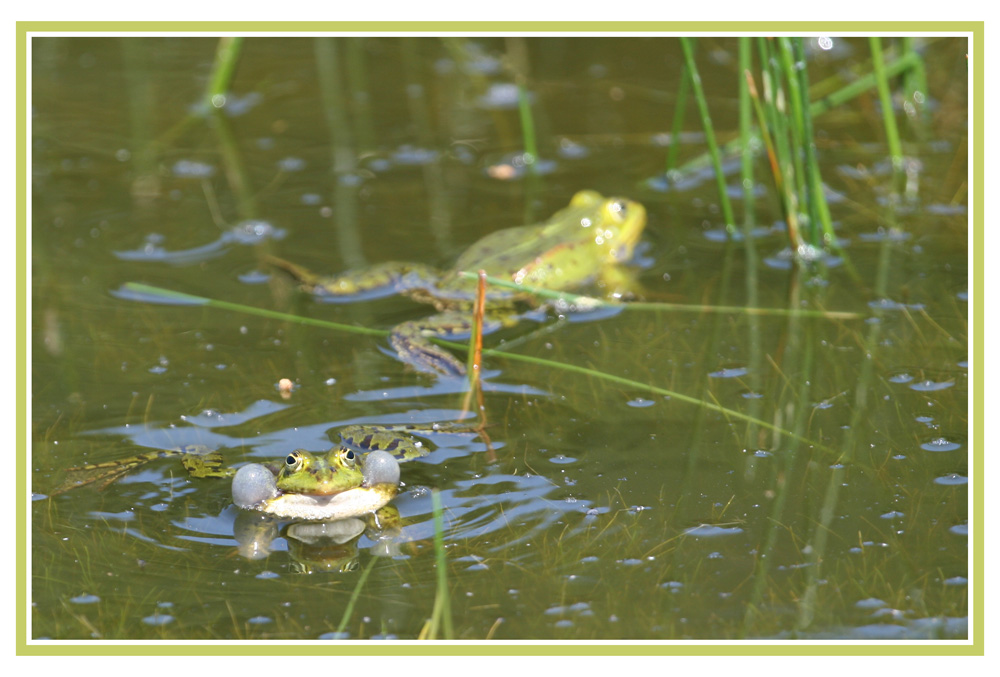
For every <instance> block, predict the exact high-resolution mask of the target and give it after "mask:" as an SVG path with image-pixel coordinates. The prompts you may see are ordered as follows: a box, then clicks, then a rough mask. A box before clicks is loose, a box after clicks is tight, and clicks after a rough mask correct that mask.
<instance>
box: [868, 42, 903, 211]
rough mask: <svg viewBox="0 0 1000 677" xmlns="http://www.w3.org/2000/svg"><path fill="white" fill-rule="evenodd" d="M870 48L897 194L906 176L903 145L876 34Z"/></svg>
mask: <svg viewBox="0 0 1000 677" xmlns="http://www.w3.org/2000/svg"><path fill="white" fill-rule="evenodd" d="M868 44H869V45H871V50H872V67H873V68H874V71H875V82H876V85H877V87H878V98H879V103H881V105H882V123H883V124H884V125H885V138H886V143H888V145H889V156H890V158H891V159H892V174H893V189H894V191H895V192H896V193H897V194H898V193H900V192H902V187H903V183H904V182H905V180H906V177H905V176H904V175H903V146H902V144H901V143H900V141H899V130H898V129H897V128H896V115H895V112H894V111H893V109H892V93H891V92H890V91H889V77H888V75H887V73H886V69H885V65H884V64H883V60H882V40H881V38H879V37H878V36H875V35H873V36H871V37H869V38H868Z"/></svg>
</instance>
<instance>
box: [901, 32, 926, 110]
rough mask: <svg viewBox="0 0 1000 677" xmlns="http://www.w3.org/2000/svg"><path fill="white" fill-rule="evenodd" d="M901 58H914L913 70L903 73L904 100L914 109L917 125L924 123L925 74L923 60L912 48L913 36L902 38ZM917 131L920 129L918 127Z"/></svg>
mask: <svg viewBox="0 0 1000 677" xmlns="http://www.w3.org/2000/svg"><path fill="white" fill-rule="evenodd" d="M902 45H903V50H902V51H903V56H904V57H915V61H914V64H915V65H914V66H913V68H909V69H907V70H906V71H904V72H903V87H904V88H905V91H906V99H907V101H909V102H910V104H911V105H912V106H913V107H914V110H913V117H914V118H915V119H916V121H917V122H918V123H922V122H925V121H926V117H927V107H926V105H925V97H926V96H927V72H926V71H925V70H924V60H923V59H921V58H920V55H919V54H918V53H917V52H916V49H915V48H914V46H913V36H912V35H906V36H903V38H902ZM918 129H922V127H919V126H918Z"/></svg>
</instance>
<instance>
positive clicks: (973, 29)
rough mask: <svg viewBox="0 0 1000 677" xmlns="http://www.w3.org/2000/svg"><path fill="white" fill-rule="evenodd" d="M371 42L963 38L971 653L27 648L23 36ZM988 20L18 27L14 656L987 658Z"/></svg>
mask: <svg viewBox="0 0 1000 677" xmlns="http://www.w3.org/2000/svg"><path fill="white" fill-rule="evenodd" d="M364 31H367V32H378V33H400V34H403V33H411V32H437V33H443V32H463V33H474V32H497V33H503V32H527V33H534V32H558V33H569V32H594V33H596V32H600V33H611V32H639V31H642V32H663V33H678V32H701V33H708V34H711V33H719V32H723V31H725V32H733V31H738V32H743V33H779V32H802V33H806V32H808V33H816V32H822V33H830V34H834V33H847V32H862V31H863V32H866V33H881V34H891V33H935V34H939V33H969V34H971V35H970V37H969V39H970V41H971V42H970V44H971V47H972V48H973V49H974V52H973V54H972V56H971V58H970V59H969V68H970V70H971V75H972V83H971V84H972V87H971V93H974V101H973V107H972V113H973V126H972V129H973V130H974V135H975V141H976V143H975V144H974V145H973V146H972V148H971V153H972V157H971V166H972V177H971V180H972V186H973V203H972V214H971V216H972V221H971V229H972V251H973V266H972V270H970V271H969V275H970V278H971V284H972V289H973V308H972V317H973V322H974V324H973V329H974V330H973V334H972V349H973V350H972V355H971V357H972V365H973V373H974V375H975V378H974V379H973V386H974V387H973V390H972V402H971V403H970V408H971V410H972V412H973V413H974V426H973V430H972V431H971V436H970V437H971V439H972V442H973V444H972V452H973V455H972V459H971V460H972V468H973V471H972V486H973V489H974V491H973V495H974V499H973V500H972V505H971V509H972V522H973V524H974V525H976V529H975V531H974V533H973V534H972V541H973V544H974V549H973V557H972V560H971V563H972V568H973V571H974V572H975V575H974V576H973V577H970V585H971V588H972V590H973V599H974V602H975V605H974V609H973V613H972V614H971V616H972V627H973V632H972V636H971V638H970V639H971V640H972V641H971V643H960V644H958V643H953V642H928V643H924V644H912V643H900V644H892V643H889V644H881V643H879V644H875V643H870V642H869V643H851V642H835V643H830V642H819V641H815V642H810V641H808V640H804V641H803V642H802V643H798V642H796V643H794V644H785V643H782V644H769V643H755V642H750V641H745V642H744V641H741V642H734V643H731V644H717V643H707V642H702V643H684V644H680V643H675V642H672V641H662V642H655V641H654V642H648V643H647V642H644V643H641V644H634V643H625V642H620V643H619V642H607V643H601V644H593V643H583V642H571V643H566V642H561V643H560V642H551V643H545V644H538V643H532V644H523V643H520V642H508V641H502V642H500V641H493V642H476V641H469V642H461V643H440V642H427V643H419V644H411V643H406V644H403V643H399V644H397V643H392V642H377V643H372V644H371V645H367V644H366V645H359V644H345V643H341V642H316V643H309V644H300V643H287V642H275V643H262V642H246V641H243V642H239V641H233V642H226V643H216V642H207V641H206V642H204V643H194V644H192V643H177V642H173V641H159V642H156V641H150V642H138V641H137V642H135V643H131V644H112V643H108V642H105V641H102V640H93V643H89V642H79V643H65V644H64V643H55V642H53V643H51V644H50V643H47V642H41V643H36V644H30V645H29V644H28V642H27V638H28V627H29V620H30V619H29V617H28V606H27V605H28V600H27V590H28V571H27V534H28V532H27V530H28V527H29V524H28V504H29V500H30V495H29V489H28V486H27V482H26V481H25V478H26V477H27V475H26V472H27V467H28V463H29V462H30V455H29V454H28V449H29V447H28V427H27V421H26V414H27V412H26V404H27V401H28V398H30V397H31V393H30V392H28V389H27V385H28V382H27V374H28V364H27V359H26V358H27V329H28V324H27V309H28V296H27V294H28V292H29V288H30V287H29V284H28V273H29V271H28V261H27V236H28V233H29V225H28V223H27V190H28V176H29V174H28V157H27V149H28V139H27V118H26V113H27V110H28V100H27V79H28V68H29V67H30V64H29V63H28V59H27V46H28V33H55V32H59V33H84V32H98V33H105V34H111V33H118V32H149V33H168V32H185V33H210V34H211V33H220V32H240V33H248V34H252V33H265V32H266V33H272V32H302V33H305V32H308V33H316V32H364ZM984 32H985V22H984V21H943V22H928V21H900V22H856V21H832V22H816V21H750V22H725V23H723V22H691V21H682V22H664V21H642V22H640V21H610V22H608V21H565V22H563V21H559V22H556V21H497V22H485V21H413V22H378V21H343V22H289V21H278V22H263V21H236V22H203V21H164V22H153V21H79V22H63V21H42V22H31V21H19V22H17V28H16V33H17V41H16V49H17V103H16V105H17V188H16V190H17V233H16V256H17V265H16V287H15V289H16V301H15V303H16V321H17V367H16V371H17V394H18V395H19V397H18V401H17V408H16V414H15V415H16V416H17V422H16V427H17V448H16V450H17V453H16V454H15V457H16V464H17V470H16V472H17V491H16V497H17V498H16V500H17V508H16V519H17V527H16V529H17V538H16V544H17V561H16V565H15V566H16V579H15V584H16V599H15V604H16V605H17V610H16V623H17V625H16V634H15V648H16V652H17V654H18V655H25V656H75V655H87V656H154V655H163V654H168V653H169V654H183V655H190V656H231V655H242V656H267V655H275V654H278V655H280V654H288V653H294V654H295V655H296V656H325V655H330V654H337V655H341V656H368V655H373V654H378V655H380V656H411V655H448V656H488V655H522V656H558V655H563V656H565V655H572V656H622V655H625V656H665V655H671V656H704V655H713V656H774V655H781V656H824V655H856V656H983V655H985V646H984V625H985V616H986V614H985V608H984V605H985V595H984V592H983V587H984V586H983V581H984V575H983V574H984V571H985V569H984V567H985V561H986V560H985V554H984V545H985V537H984V533H983V527H984V524H985V521H984V517H985V508H984V505H985V501H984V496H983V493H984V487H985V482H984V479H985V478H984V471H985V463H984V450H983V446H984V444H985V439H984V414H985V405H984V394H985V386H984V371H983V355H984V349H983V340H984V326H983V319H984V312H983V311H984V291H985V283H984V270H983V266H984V251H985V248H984V215H983V209H984V204H985V202H984V196H983V191H984V186H985V182H984V178H983V173H984V168H985V163H984V153H983V139H984V135H983V132H984V129H985V126H984V112H985V106H984V101H983V97H984V94H985V85H984V83H985V79H984V64H985V62H984V60H983V49H984Z"/></svg>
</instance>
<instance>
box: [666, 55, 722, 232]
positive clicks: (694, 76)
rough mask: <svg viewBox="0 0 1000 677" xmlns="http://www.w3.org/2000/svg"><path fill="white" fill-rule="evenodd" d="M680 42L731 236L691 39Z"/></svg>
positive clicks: (716, 147) (716, 152)
mask: <svg viewBox="0 0 1000 677" xmlns="http://www.w3.org/2000/svg"><path fill="white" fill-rule="evenodd" d="M680 40H681V48H682V49H683V50H684V63H685V64H686V65H687V69H688V72H689V74H690V77H691V89H692V90H693V91H694V98H695V100H696V101H697V102H698V112H699V113H700V115H701V125H702V128H703V129H704V130H705V142H706V143H707V144H708V151H709V153H710V154H711V156H712V166H713V167H714V168H715V183H716V186H717V187H718V189H719V202H720V204H721V205H722V217H723V219H725V222H726V232H727V233H730V234H732V233H734V232H735V230H736V220H735V219H734V218H733V208H732V207H731V206H730V204H729V195H728V193H726V176H725V174H723V173H722V159H721V156H720V154H719V145H718V144H717V143H716V141H715V130H714V128H713V127H712V118H711V116H710V115H709V113H708V102H707V101H706V100H705V92H704V90H703V89H702V86H701V76H700V75H699V74H698V66H697V65H696V64H695V62H694V48H693V47H692V45H691V38H686V37H685V38H681V39H680Z"/></svg>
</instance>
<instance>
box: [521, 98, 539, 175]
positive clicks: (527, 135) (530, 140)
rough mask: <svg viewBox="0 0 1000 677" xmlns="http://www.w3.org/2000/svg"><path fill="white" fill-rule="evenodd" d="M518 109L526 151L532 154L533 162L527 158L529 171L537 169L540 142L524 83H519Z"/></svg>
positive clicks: (526, 162)
mask: <svg viewBox="0 0 1000 677" xmlns="http://www.w3.org/2000/svg"><path fill="white" fill-rule="evenodd" d="M517 110H518V114H519V115H520V117H521V138H522V140H523V141H524V152H525V153H526V154H527V155H529V156H531V162H528V158H525V164H526V165H527V167H528V170H529V171H532V172H534V171H535V162H536V161H537V160H538V144H537V142H536V141H535V118H534V116H533V115H532V113H531V99H530V97H529V96H528V90H527V88H526V87H525V86H524V84H523V83H518V85H517Z"/></svg>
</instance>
